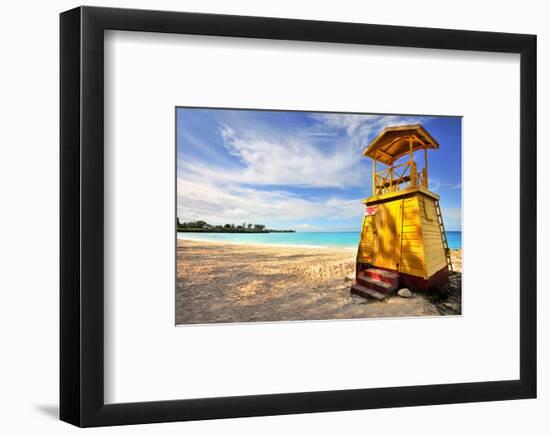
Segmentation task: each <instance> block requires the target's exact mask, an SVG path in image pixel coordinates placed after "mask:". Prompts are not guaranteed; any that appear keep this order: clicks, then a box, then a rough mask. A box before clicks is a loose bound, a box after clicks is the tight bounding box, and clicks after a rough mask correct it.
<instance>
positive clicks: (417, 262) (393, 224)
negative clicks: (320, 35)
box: [351, 124, 452, 299]
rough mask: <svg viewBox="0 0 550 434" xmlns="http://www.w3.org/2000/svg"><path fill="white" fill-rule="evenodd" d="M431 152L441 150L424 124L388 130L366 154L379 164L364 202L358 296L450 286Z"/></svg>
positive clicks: (449, 261)
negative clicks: (430, 184) (430, 168)
mask: <svg viewBox="0 0 550 434" xmlns="http://www.w3.org/2000/svg"><path fill="white" fill-rule="evenodd" d="M428 149H439V144H438V143H437V141H436V140H435V139H434V138H433V137H432V136H431V135H430V133H428V131H426V129H424V127H422V125H420V124H417V125H403V126H395V127H387V128H384V130H383V131H382V132H381V133H380V134H379V135H378V136H377V137H376V138H375V139H374V140H373V141H372V143H371V144H370V145H369V146H368V147H367V148H366V149H365V151H364V153H363V154H364V155H365V156H367V157H369V158H372V161H373V171H372V173H373V175H372V196H371V197H369V198H367V199H365V200H363V203H364V204H365V216H364V219H363V229H362V232H361V241H360V243H359V249H358V252H357V265H356V276H355V277H356V279H355V281H354V282H353V285H352V288H351V291H352V293H355V294H358V295H362V296H365V297H374V298H377V299H381V298H384V297H385V296H386V295H387V294H388V293H390V292H392V291H394V290H395V289H397V288H398V286H406V287H407V288H410V289H413V290H426V289H432V288H441V287H444V286H445V285H446V284H447V282H448V280H449V269H450V270H451V271H452V264H451V258H450V254H449V246H448V244H447V238H446V234H445V228H444V225H443V218H442V215H441V208H440V206H439V196H438V195H437V194H435V193H433V192H431V191H429V189H428ZM422 151H423V154H424V155H423V156H422V155H421V154H422ZM418 156H421V158H420V159H421V160H423V161H421V163H420V166H423V167H422V169H419V163H418V162H417V161H415V157H416V158H418ZM422 157H423V158H422ZM377 163H380V164H381V165H383V168H382V169H381V170H378V167H380V166H379V165H378V166H377Z"/></svg>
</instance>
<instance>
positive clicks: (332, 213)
mask: <svg viewBox="0 0 550 434" xmlns="http://www.w3.org/2000/svg"><path fill="white" fill-rule="evenodd" d="M177 191H178V216H179V217H180V218H181V219H183V220H197V219H203V220H207V221H208V222H210V223H213V224H221V223H227V222H240V221H241V220H243V219H245V220H248V221H257V222H267V223H270V224H272V225H273V224H276V222H291V221H300V220H309V221H312V220H317V219H319V218H328V219H344V220H345V219H350V218H357V217H360V216H361V214H362V212H363V206H362V204H361V201H360V198H357V199H356V200H342V199H340V198H338V197H333V198H329V199H328V200H319V199H308V198H305V197H300V196H298V195H293V194H291V193H289V192H287V191H282V190H281V191H262V190H257V189H253V188H246V187H242V186H238V185H226V186H221V185H216V184H212V183H209V182H205V181H204V180H201V181H191V180H189V179H184V178H181V177H180V178H178V184H177Z"/></svg>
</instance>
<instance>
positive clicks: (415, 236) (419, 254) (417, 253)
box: [399, 195, 427, 278]
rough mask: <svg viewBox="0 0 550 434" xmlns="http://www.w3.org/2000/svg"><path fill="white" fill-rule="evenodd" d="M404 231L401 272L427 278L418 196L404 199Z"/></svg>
mask: <svg viewBox="0 0 550 434" xmlns="http://www.w3.org/2000/svg"><path fill="white" fill-rule="evenodd" d="M402 230H403V232H402V236H401V263H400V267H399V271H400V272H401V273H406V274H410V275H412V276H419V277H424V278H426V277H427V276H426V267H425V263H424V245H423V243H422V241H423V240H422V230H421V220H420V208H419V197H418V195H415V196H412V197H407V198H405V199H403V229H402Z"/></svg>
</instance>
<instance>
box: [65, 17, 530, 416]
mask: <svg viewBox="0 0 550 434" xmlns="http://www.w3.org/2000/svg"><path fill="white" fill-rule="evenodd" d="M535 71H536V38H535V36H532V35H519V34H507V33H487V32H471V31H460V30H443V29H426V28H411V27H396V26H379V25H372V24H351V23H335V22H320V21H304V20H291V19H275V18H261V17H242V16H228V15H211V14H196V13H183V12H161V11H144V10H125V9H108V8H95V7H81V8H77V9H73V10H70V11H67V12H64V13H62V14H61V288H60V299H61V319H60V320H61V321H60V322H61V324H60V327H61V331H60V333H61V366H60V373H61V384H60V396H61V405H60V410H61V411H60V417H61V419H62V420H64V421H66V422H69V423H72V424H74V425H77V426H82V427H83V426H105V425H120V424H136V423H150V422H167V421H185V420H197V419H212V418H228V417H244V416H261V415H277V414H288V413H304V412H322V411H338V410H352V409H369V408H382V407H400V406H415V405H430V404H443V403H459V402H478V401H490V400H507V399H525V398H535V397H536V291H535V290H536V187H537V186H536V72H535ZM503 276H505V278H502V277H503Z"/></svg>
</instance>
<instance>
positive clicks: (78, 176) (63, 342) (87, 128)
mask: <svg viewBox="0 0 550 434" xmlns="http://www.w3.org/2000/svg"><path fill="white" fill-rule="evenodd" d="M60 30H61V31H60V50H61V62H60V80H61V81H60V88H61V91H60V100H61V101H60V104H61V108H60V146H61V160H60V166H61V178H60V195H61V200H60V202H61V205H60V213H61V219H60V225H61V227H60V232H61V237H60V247H61V257H60V276H61V277H60V419H61V420H63V421H66V422H69V423H71V424H74V425H77V426H80V427H90V426H105V425H122V424H138V423H151V422H169V421H185V420H198V419H214V418H230V417H244V416H263V415H279V414H290V413H306V412H325V411H339V410H359V409H370V408H386V407H402V406H418V405H434V404H450V403H463V402H481V401H493V400H510V399H525V398H535V397H536V379H537V375H536V368H537V362H536V322H537V320H536V288H537V286H536V284H537V282H536V271H537V270H536V255H537V253H536V251H537V248H536V245H537V232H536V231H537V229H536V227H537V225H536V213H537V184H536V179H537V176H536V170H537V167H536V152H537V150H536V36H534V35H524V34H509V33H489V32H477V31H460V30H444V29H430V28H414V27H396V26H385V25H371V24H352V23H338V22H322V21H306V20H295V19H278V18H277V19H276V18H263V17H245V16H230V15H215V14H199V13H184V12H163V11H148V10H131V9H113V8H96V7H79V8H76V9H72V10H69V11H67V12H63V13H62V14H61V18H60ZM105 30H128V31H139V32H161V33H176V34H192V35H211V36H229V37H243V38H260V39H277V40H294V41H313V42H332V43H345V44H367V45H378V46H393V47H418V48H434V49H447V50H472V51H485V52H501V53H518V54H519V55H520V64H521V67H520V68H521V69H520V74H521V78H520V81H521V83H520V92H521V95H520V137H519V139H520V151H521V152H520V205H521V209H520V252H519V257H520V264H519V267H520V309H519V311H520V334H519V336H520V378H519V380H511V381H487V382H473V383H460V384H435V385H418V386H407V387H388V388H373V389H355V390H334V391H322V392H304V393H284V394H274V395H256V396H235V397H219V398H205V399H186V400H168V401H154V402H135V403H120V404H108V405H106V404H105V403H104V365H103V364H104V348H103V333H104V322H103V321H104V313H103V302H104V293H103V290H104V289H103V277H104V270H103V260H104V251H103V248H104V238H103V236H104V221H103V216H104V202H103V198H104V193H103V188H104V167H103V164H104V160H103V158H104V149H103V133H104V131H103V126H104V119H103V116H104V112H103V110H104V108H103V103H104V94H103V92H104V87H103V86H104V77H103V66H104V59H103V55H104V46H103V45H104V31H105ZM495 289H496V288H495Z"/></svg>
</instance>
